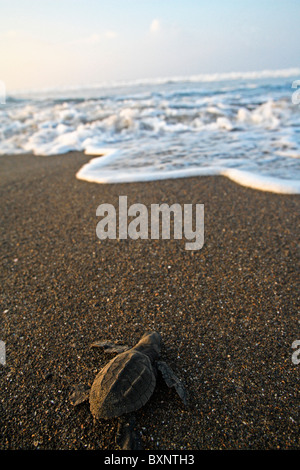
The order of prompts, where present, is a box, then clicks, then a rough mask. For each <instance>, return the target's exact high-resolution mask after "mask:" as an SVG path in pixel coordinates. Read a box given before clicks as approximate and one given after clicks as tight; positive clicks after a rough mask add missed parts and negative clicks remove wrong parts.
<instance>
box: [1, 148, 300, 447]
mask: <svg viewBox="0 0 300 470" xmlns="http://www.w3.org/2000/svg"><path fill="white" fill-rule="evenodd" d="M90 158H91V157H90V156H89V155H84V154H82V153H80V152H71V153H70V154H65V155H57V156H49V157H39V156H33V155H30V154H28V155H12V156H1V157H0V171H1V175H2V178H1V183H0V192H1V201H2V212H3V222H2V224H1V240H2V244H1V264H2V270H1V286H2V289H1V300H2V302H1V305H2V307H1V317H0V318H1V330H0V340H3V341H5V343H6V365H5V366H2V365H0V389H1V394H0V396H1V401H0V421H1V423H2V432H1V436H0V449H2V450H5V449H7V450H8V449H12V450H15V449H36V448H38V449H45V450H57V449H72V450H78V449H103V450H115V449H116V447H115V442H114V439H115V435H116V430H117V420H111V421H102V422H101V423H100V422H99V423H96V424H95V425H93V419H92V416H91V414H90V412H89V408H88V406H87V405H85V404H83V405H81V406H80V407H79V408H73V407H72V405H71V404H70V402H69V394H70V392H71V389H72V385H74V384H78V383H86V384H91V382H92V381H93V378H94V376H95V375H96V373H97V372H98V371H99V370H100V369H101V368H102V367H103V366H104V365H105V363H106V362H107V361H108V357H107V356H106V355H104V354H103V353H102V352H101V351H97V350H96V351H95V350H92V349H90V348H89V345H90V344H91V343H92V342H93V341H95V340H101V339H109V340H112V341H114V340H118V341H119V342H120V343H122V342H123V343H126V344H129V345H133V344H135V342H136V341H138V340H139V338H140V337H141V336H142V334H143V333H144V332H145V331H146V330H147V329H153V328H155V329H157V330H158V331H159V332H160V333H161V334H162V337H163V342H164V346H163V349H162V359H163V360H165V361H167V362H168V363H169V364H170V365H171V366H172V368H173V369H174V371H175V372H176V373H177V375H178V376H179V377H180V378H181V379H182V380H183V382H184V383H185V385H186V387H187V390H188V393H189V397H190V403H189V407H188V408H186V409H185V408H184V407H183V406H182V405H181V403H180V401H179V399H178V398H177V397H176V394H175V393H174V392H173V391H172V390H168V389H167V388H166V386H165V385H164V384H163V383H162V382H161V381H159V383H158V386H157V388H156V390H155V392H154V394H153V396H152V398H151V399H150V401H149V402H148V403H147V404H146V405H145V406H144V407H143V408H141V409H140V410H139V411H138V412H137V413H136V419H137V423H138V427H139V429H140V430H141V432H142V441H143V445H144V448H145V449H146V450H158V449H160V450H185V449H186V450H198V449H297V448H299V436H298V427H297V419H298V417H297V416H298V401H297V387H298V383H299V371H300V366H299V365H298V366H297V365H295V364H293V363H292V352H293V350H292V348H291V346H292V343H293V341H294V340H296V339H298V337H299V322H298V319H297V312H298V311H299V299H298V297H297V296H298V290H299V285H298V280H297V270H298V258H297V238H298V231H299V228H298V220H299V195H287V194H275V193H269V192H268V193H267V192H262V191H258V190H253V189H250V188H246V187H243V186H240V185H238V184H236V183H234V182H232V181H230V180H229V179H228V178H225V177H222V176H201V177H191V178H180V179H171V180H156V181H151V182H150V181H149V182H141V183H118V184H97V183H89V182H85V181H81V180H78V179H76V177H75V175H76V172H77V171H78V170H79V169H80V168H81V167H82V165H83V164H84V163H87V162H88V161H89V160H90ZM120 195H127V196H128V200H129V203H130V204H133V203H135V202H142V203H144V204H145V205H150V204H152V203H160V204H161V203H162V202H166V203H168V204H172V203H175V202H178V203H180V204H185V203H186V204H187V203H193V204H196V203H199V204H204V206H205V230H204V246H203V248H202V249H201V250H199V251H190V252H189V251H186V250H185V249H184V243H185V240H184V239H182V240H129V239H128V240H102V241H100V240H98V239H97V237H96V233H95V229H96V224H97V220H98V219H97V217H96V208H97V207H98V205H99V204H102V203H111V204H114V205H115V207H116V206H117V201H118V197H119V196H120Z"/></svg>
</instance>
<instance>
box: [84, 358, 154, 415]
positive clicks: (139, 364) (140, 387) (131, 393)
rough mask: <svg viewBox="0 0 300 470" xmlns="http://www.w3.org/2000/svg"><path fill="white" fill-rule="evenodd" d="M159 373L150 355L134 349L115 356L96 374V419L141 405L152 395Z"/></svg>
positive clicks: (93, 405) (92, 404) (93, 408)
mask: <svg viewBox="0 0 300 470" xmlns="http://www.w3.org/2000/svg"><path fill="white" fill-rule="evenodd" d="M155 385H156V376H155V372H154V369H153V366H152V364H151V361H150V359H149V357H148V356H146V355H145V354H143V353H141V352H139V351H136V350H134V349H130V350H128V351H125V352H123V353H121V354H118V355H117V356H116V357H114V358H113V359H112V360H111V361H110V362H108V364H107V365H106V366H105V367H104V368H103V369H102V370H101V371H100V372H99V374H98V375H97V376H96V377H95V380H94V382H93V385H92V388H91V391H90V397H89V400H90V410H91V413H92V415H93V416H94V418H97V419H98V418H104V419H108V418H113V417H117V416H121V415H123V414H125V413H130V412H132V411H135V410H138V409H139V408H141V407H142V406H143V405H145V403H146V402H147V401H148V400H149V398H150V397H151V395H152V393H153V391H154V389H155Z"/></svg>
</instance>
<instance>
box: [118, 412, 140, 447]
mask: <svg viewBox="0 0 300 470" xmlns="http://www.w3.org/2000/svg"><path fill="white" fill-rule="evenodd" d="M116 443H117V445H118V446H119V447H120V448H121V449H122V450H142V448H143V447H142V443H141V440H140V437H139V433H138V432H137V430H136V422H135V417H134V415H133V414H132V415H130V416H127V417H124V416H121V417H120V418H119V423H118V429H117V435H116Z"/></svg>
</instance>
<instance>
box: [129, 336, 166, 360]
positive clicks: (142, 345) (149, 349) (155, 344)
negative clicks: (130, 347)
mask: <svg viewBox="0 0 300 470" xmlns="http://www.w3.org/2000/svg"><path fill="white" fill-rule="evenodd" d="M161 345H162V338H161V335H160V333H158V332H157V331H149V332H147V333H145V334H144V335H143V336H142V337H141V339H140V341H139V342H138V343H137V345H136V346H135V347H134V349H136V350H137V351H140V352H142V353H144V354H147V356H149V357H150V359H151V361H155V360H156V359H158V358H159V356H160V351H161Z"/></svg>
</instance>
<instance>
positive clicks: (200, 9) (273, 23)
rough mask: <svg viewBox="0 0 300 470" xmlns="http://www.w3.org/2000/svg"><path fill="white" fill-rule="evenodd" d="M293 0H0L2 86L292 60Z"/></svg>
mask: <svg viewBox="0 0 300 470" xmlns="http://www.w3.org/2000/svg"><path fill="white" fill-rule="evenodd" d="M299 18H300V1H299V0H147V1H146V0H42V1H41V0H0V81H2V82H4V83H5V86H6V89H7V90H8V91H10V90H28V89H46V88H55V87H73V86H89V85H96V84H101V83H107V82H111V81H113V82H118V81H129V80H135V79H149V78H164V77H174V76H176V77H178V76H180V77H184V76H190V75H198V74H205V73H218V72H220V73H222V72H248V71H260V70H277V69H285V68H292V67H299V65H300V64H299V44H300V28H299Z"/></svg>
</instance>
